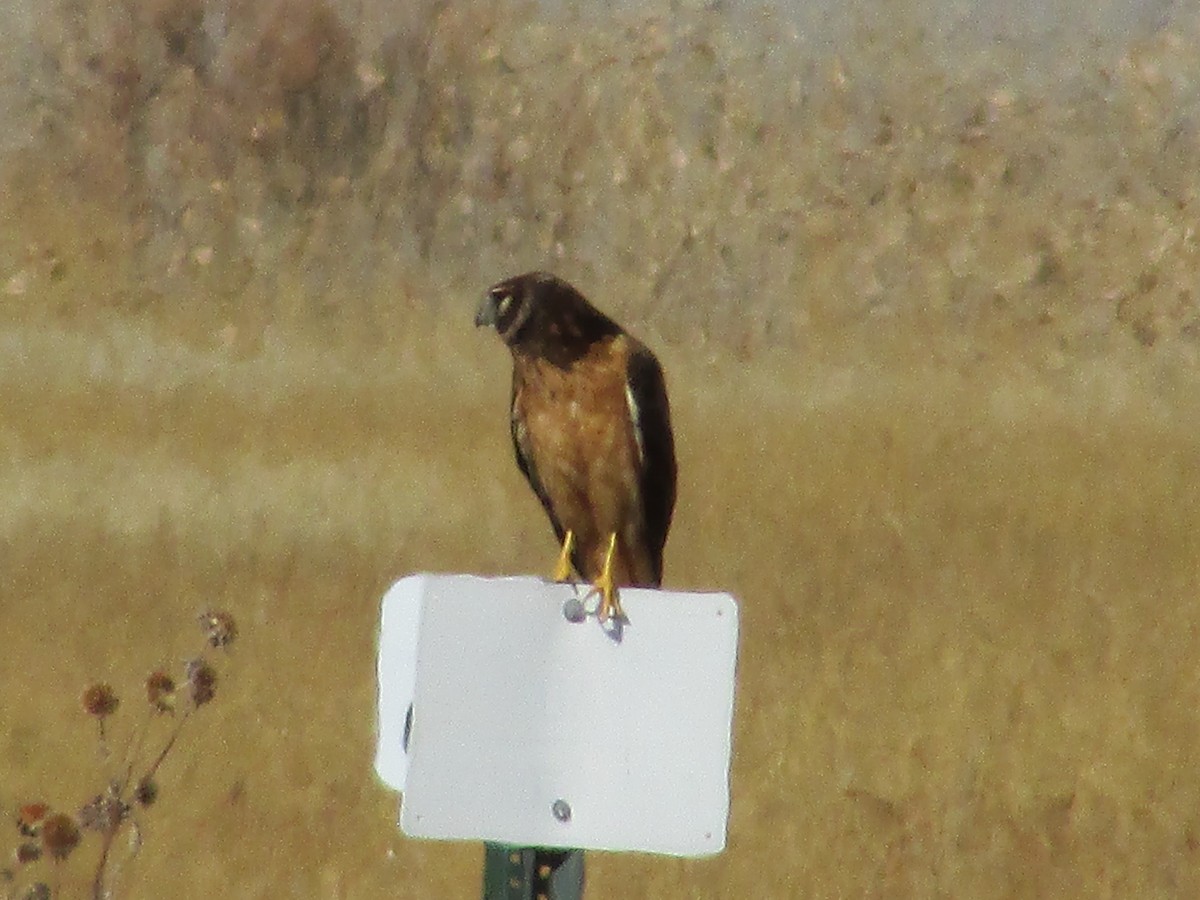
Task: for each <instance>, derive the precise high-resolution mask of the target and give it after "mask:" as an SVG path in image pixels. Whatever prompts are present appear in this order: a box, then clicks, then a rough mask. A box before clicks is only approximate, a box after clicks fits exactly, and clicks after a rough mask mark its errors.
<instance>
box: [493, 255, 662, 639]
mask: <svg viewBox="0 0 1200 900" xmlns="http://www.w3.org/2000/svg"><path fill="white" fill-rule="evenodd" d="M475 324H476V325H477V326H479V325H491V326H494V327H495V329H496V331H497V333H498V334H499V335H500V338H501V339H502V340H503V341H504V343H505V344H507V345H508V348H509V350H510V351H512V357H513V381H512V405H511V409H510V421H511V427H512V440H513V447H514V448H515V450H516V454H517V465H518V466H520V468H521V472H522V473H524V475H525V477H526V478H527V479H528V481H529V484H530V486H531V487H532V488H533V490H534V493H536V494H537V496H538V499H539V500H541V502H542V506H543V507H545V509H546V514H547V515H548V516H549V517H550V524H551V525H553V526H554V533H555V534H556V535H557V536H558V540H559V542H560V544H561V545H562V551H561V553H560V554H559V559H558V565H557V567H556V569H555V572H554V577H555V579H556V580H559V581H563V580H566V579H567V578H568V577H569V576H570V574H571V566H572V565H573V566H574V568H575V571H577V572H578V573H579V575H580V576H581V577H583V578H585V579H587V580H589V581H591V582H593V584H594V586H595V589H596V592H597V593H599V595H600V607H599V611H598V615H599V618H600V620H601V621H606V620H608V619H609V618H612V619H614V620H617V621H622V620H624V617H625V614H624V611H623V610H622V609H621V604H620V597H619V595H618V591H617V588H618V587H619V586H620V587H658V586H659V585H660V584H661V583H662V569H663V565H662V557H663V546H664V545H665V544H666V542H667V531H668V529H669V528H670V527H671V514H672V512H673V511H674V508H675V441H674V438H673V436H672V433H671V412H670V408H669V405H668V403H667V389H666V383H665V381H664V380H663V373H662V368H661V367H660V366H659V364H658V360H657V359H655V358H654V354H653V353H651V352H650V350H649V349H647V348H646V347H645V346H644V345H643V344H642V343H640V342H639V341H638V340H636V339H635V338H633V337H632V336H630V335H629V334H627V333H626V332H625V330H624V329H623V328H621V326H620V325H618V324H617V323H616V322H614V321H613V320H612V319H610V318H608V316H606V315H604V314H603V313H602V312H600V311H599V310H598V309H596V308H595V307H594V306H592V305H591V304H590V303H588V301H587V300H586V299H584V297H583V295H582V294H581V293H579V291H577V290H576V289H575V288H573V287H572V286H571V285H569V284H567V283H566V282H565V281H563V280H561V279H559V278H556V277H555V276H553V275H549V274H546V273H544V272H530V273H527V274H525V275H519V276H517V277H515V278H510V279H508V280H507V281H502V282H500V283H499V284H497V285H495V286H494V287H492V288H490V289H489V290H488V292H487V294H486V295H485V296H484V298H483V302H482V303H481V304H480V307H479V311H478V312H477V313H476V315H475Z"/></svg>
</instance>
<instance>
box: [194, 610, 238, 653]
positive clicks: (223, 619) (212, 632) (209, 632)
mask: <svg viewBox="0 0 1200 900" xmlns="http://www.w3.org/2000/svg"><path fill="white" fill-rule="evenodd" d="M200 627H201V628H203V629H204V633H205V635H206V636H207V638H208V643H209V646H211V647H228V646H229V645H230V644H232V643H233V642H234V641H235V640H237V636H238V630H237V622H235V621H234V619H233V616H231V615H230V614H229V613H227V612H225V610H221V609H218V610H210V611H209V612H205V613H201V614H200Z"/></svg>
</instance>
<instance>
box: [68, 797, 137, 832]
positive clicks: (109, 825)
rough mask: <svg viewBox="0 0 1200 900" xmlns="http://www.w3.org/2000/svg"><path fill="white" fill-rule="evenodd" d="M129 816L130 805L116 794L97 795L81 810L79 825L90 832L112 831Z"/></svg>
mask: <svg viewBox="0 0 1200 900" xmlns="http://www.w3.org/2000/svg"><path fill="white" fill-rule="evenodd" d="M127 815H129V804H127V803H125V801H123V800H122V799H121V798H120V797H118V796H117V795H116V794H115V793H113V792H111V791H110V792H109V793H108V794H97V795H96V796H95V797H93V798H92V799H91V800H89V801H88V802H87V803H85V804H84V805H83V808H82V809H80V810H79V824H80V825H81V826H83V827H84V828H86V829H88V830H89V831H100V832H105V831H112V830H113V829H115V828H116V827H117V826H118V825H120V824H121V823H122V822H123V821H125V817H126V816H127Z"/></svg>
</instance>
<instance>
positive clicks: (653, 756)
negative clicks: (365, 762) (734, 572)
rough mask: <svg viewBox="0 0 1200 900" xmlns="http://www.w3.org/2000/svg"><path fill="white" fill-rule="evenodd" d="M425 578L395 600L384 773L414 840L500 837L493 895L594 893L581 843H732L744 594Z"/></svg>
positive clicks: (700, 847)
mask: <svg viewBox="0 0 1200 900" xmlns="http://www.w3.org/2000/svg"><path fill="white" fill-rule="evenodd" d="M588 591H589V586H588V585H586V584H582V585H572V584H559V583H553V582H545V581H542V580H540V579H536V578H492V579H487V578H478V577H474V576H469V575H414V576H410V577H408V578H404V579H401V580H400V581H399V582H397V583H396V584H395V585H394V586H393V587H392V589H391V590H389V591H388V593H387V595H386V596H385V597H384V600H383V615H382V625H381V629H380V642H379V659H378V675H379V742H378V751H377V755H376V771H377V772H378V773H379V775H380V777H381V778H382V779H383V781H384V782H386V783H387V784H389V785H390V786H392V787H393V788H395V789H397V790H399V791H402V792H403V800H402V803H401V812H400V827H401V828H402V830H403V831H404V832H405V833H406V834H408V835H409V836H410V837H420V838H431V839H439V840H476V841H480V840H481V841H483V842H485V844H486V845H487V851H486V855H485V865H484V897H485V898H489V900H490V898H493V897H494V898H532V897H553V898H559V900H568V898H575V897H579V896H581V893H582V887H583V853H582V851H583V850H610V851H639V852H643V853H659V854H665V855H671V856H688V857H702V856H710V855H714V854H716V853H719V852H721V850H723V849H724V846H725V829H726V822H727V819H728V814H729V764H730V752H731V733H732V718H733V700H734V675H735V667H736V660H737V637H738V617H737V604H736V603H735V601H734V599H733V598H732V597H731V596H729V595H728V594H721V593H682V592H672V591H660V590H646V589H638V588H623V589H622V590H621V603H622V606H623V607H624V608H625V611H626V614H627V617H628V621H627V623H626V624H625V625H624V627H622V628H621V629H620V630H618V631H615V632H614V631H613V630H612V628H611V627H605V626H602V625H601V623H599V622H598V621H597V620H596V619H595V616H594V614H593V612H589V610H588V609H587V608H585V603H586V602H587V599H588V598H587V594H588Z"/></svg>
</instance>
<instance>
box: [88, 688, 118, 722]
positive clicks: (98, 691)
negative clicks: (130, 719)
mask: <svg viewBox="0 0 1200 900" xmlns="http://www.w3.org/2000/svg"><path fill="white" fill-rule="evenodd" d="M119 704H120V701H119V700H118V699H117V695H116V693H115V692H114V691H113V689H112V687H111V686H110V685H107V684H103V683H101V684H93V685H92V686H91V687H89V688H88V689H87V690H86V691H84V692H83V708H84V709H86V710H87V711H88V715H90V716H95V717H96V718H97V719H103V718H104V717H105V716H111V715H112V714H113V713H114V712H116V711H117V706H118V705H119Z"/></svg>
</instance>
